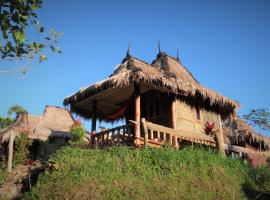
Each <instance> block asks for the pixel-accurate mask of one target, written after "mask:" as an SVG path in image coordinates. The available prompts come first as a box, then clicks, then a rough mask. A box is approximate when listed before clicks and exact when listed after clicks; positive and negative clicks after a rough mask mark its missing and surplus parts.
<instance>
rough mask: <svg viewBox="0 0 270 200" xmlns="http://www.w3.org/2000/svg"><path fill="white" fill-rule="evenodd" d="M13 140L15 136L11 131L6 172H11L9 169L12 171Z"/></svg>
mask: <svg viewBox="0 0 270 200" xmlns="http://www.w3.org/2000/svg"><path fill="white" fill-rule="evenodd" d="M14 138H15V134H14V132H13V130H11V132H10V136H9V143H8V166H7V171H8V172H11V169H12V160H13V143H14Z"/></svg>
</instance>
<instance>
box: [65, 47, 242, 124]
mask: <svg viewBox="0 0 270 200" xmlns="http://www.w3.org/2000/svg"><path fill="white" fill-rule="evenodd" d="M134 84H139V85H140V88H141V92H142V93H144V92H147V91H149V90H151V89H157V90H159V91H162V92H167V93H170V94H174V95H176V96H177V95H180V96H187V97H196V98H200V99H201V100H202V102H205V103H207V104H209V105H210V106H215V107H216V108H217V109H218V110H219V111H220V112H224V113H230V112H233V110H234V109H235V108H237V107H239V104H238V102H236V101H234V100H232V99H229V98H228V97H225V96H223V95H221V94H219V93H218V92H216V91H214V90H211V89H209V88H206V87H204V86H203V85H201V84H200V83H199V82H198V81H197V80H196V79H195V78H194V77H193V76H192V74H191V73H190V72H189V71H188V70H187V68H185V67H184V66H183V65H182V64H181V62H179V60H178V59H175V58H173V57H171V56H169V55H167V54H166V53H164V52H160V53H159V54H158V55H157V57H156V59H155V60H154V61H153V62H152V64H148V63H146V62H145V61H142V60H139V59H137V58H135V57H133V56H131V55H130V54H129V53H128V54H127V56H126V58H124V59H123V61H122V63H121V64H120V65H118V67H117V69H116V70H115V71H114V72H113V74H112V75H110V76H109V78H107V79H105V80H102V81H99V82H97V83H94V84H92V85H90V86H88V87H84V88H81V89H80V90H79V91H78V92H76V93H75V94H73V95H71V96H69V97H66V98H65V100H64V105H65V106H67V105H69V106H70V110H71V111H72V112H74V113H76V114H77V115H79V116H81V117H83V118H86V119H89V118H91V116H92V107H93V106H92V104H93V102H94V101H95V100H96V101H98V102H99V103H98V107H97V110H98V111H99V110H102V113H100V112H98V113H97V118H99V119H100V120H103V119H104V117H103V116H104V115H108V114H110V113H113V112H115V111H117V110H118V109H119V108H120V107H121V103H123V102H124V101H127V100H128V99H129V98H130V96H131V95H132V94H133V92H134Z"/></svg>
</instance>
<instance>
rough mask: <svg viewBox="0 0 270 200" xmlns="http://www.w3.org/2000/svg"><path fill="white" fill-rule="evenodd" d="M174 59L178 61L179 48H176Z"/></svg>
mask: <svg viewBox="0 0 270 200" xmlns="http://www.w3.org/2000/svg"><path fill="white" fill-rule="evenodd" d="M176 60H177V61H178V62H180V59H179V48H176Z"/></svg>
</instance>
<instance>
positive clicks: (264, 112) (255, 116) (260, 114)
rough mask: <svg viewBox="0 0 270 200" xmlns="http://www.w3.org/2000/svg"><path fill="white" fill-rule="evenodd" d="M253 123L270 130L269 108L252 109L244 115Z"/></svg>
mask: <svg viewBox="0 0 270 200" xmlns="http://www.w3.org/2000/svg"><path fill="white" fill-rule="evenodd" d="M243 117H244V118H245V119H246V120H247V121H248V122H249V123H250V124H251V125H253V126H258V127H260V128H262V129H263V130H270V112H269V111H268V109H267V108H258V109H251V110H250V112H249V113H248V114H247V115H244V116H243Z"/></svg>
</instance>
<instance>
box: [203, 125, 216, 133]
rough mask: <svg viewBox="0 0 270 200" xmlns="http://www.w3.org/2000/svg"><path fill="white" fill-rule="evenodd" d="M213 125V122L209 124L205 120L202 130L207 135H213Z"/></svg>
mask: <svg viewBox="0 0 270 200" xmlns="http://www.w3.org/2000/svg"><path fill="white" fill-rule="evenodd" d="M215 127H216V124H215V123H212V124H210V123H208V122H206V123H205V126H204V132H205V133H206V134H207V135H209V136H212V137H213V136H214V135H215V132H216V130H215Z"/></svg>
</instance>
